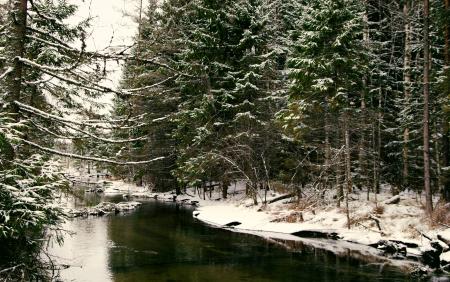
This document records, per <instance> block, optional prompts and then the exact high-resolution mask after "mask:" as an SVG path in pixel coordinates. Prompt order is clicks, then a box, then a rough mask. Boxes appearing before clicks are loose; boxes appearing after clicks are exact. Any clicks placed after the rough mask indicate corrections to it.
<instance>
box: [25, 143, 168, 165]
mask: <svg viewBox="0 0 450 282" xmlns="http://www.w3.org/2000/svg"><path fill="white" fill-rule="evenodd" d="M19 140H20V141H22V142H24V143H25V144H28V145H30V146H32V147H34V148H36V149H39V150H41V151H43V152H46V153H51V154H55V155H59V156H63V157H68V158H72V159H79V160H85V161H94V162H100V163H108V164H114V165H142V164H149V163H153V162H156V161H160V160H163V159H165V158H166V157H157V158H154V159H151V160H145V161H136V162H128V161H127V162H121V161H116V160H111V159H106V158H98V157H90V156H83V155H77V154H72V153H66V152H61V151H58V150H55V149H50V148H46V147H43V146H41V145H38V144H36V143H34V142H31V141H28V140H25V139H19Z"/></svg>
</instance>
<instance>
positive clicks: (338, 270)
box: [51, 201, 409, 282]
mask: <svg viewBox="0 0 450 282" xmlns="http://www.w3.org/2000/svg"><path fill="white" fill-rule="evenodd" d="M66 228H67V229H70V230H73V231H75V232H76V234H75V235H73V236H71V237H69V236H68V237H66V239H65V244H64V245H63V246H62V247H54V248H53V249H52V250H51V252H52V254H54V255H55V256H57V258H58V259H57V260H58V262H60V263H65V264H69V265H71V266H72V267H70V268H68V269H66V270H63V271H62V273H61V279H62V280H63V281H96V282H102V281H117V282H122V281H217V282H220V281H227V282H231V281H262V282H264V281H307V282H313V281H366V282H369V281H409V280H407V277H406V276H405V275H404V274H402V273H401V272H400V271H399V270H397V269H395V268H390V267H384V268H383V270H382V271H381V272H380V267H379V266H377V265H373V264H368V263H366V262H361V261H358V260H356V259H354V258H351V257H337V256H335V255H334V254H332V253H331V252H328V251H321V250H318V249H314V248H310V247H304V248H300V249H299V248H297V249H296V251H288V250H286V249H285V248H283V247H282V246H280V245H278V244H275V243H273V242H268V241H267V240H264V239H262V238H259V237H255V236H252V235H245V234H239V233H234V232H230V231H227V230H221V229H217V228H212V227H209V226H206V225H204V224H203V223H201V222H198V221H197V220H195V219H194V218H193V217H192V209H188V208H183V207H180V206H177V205H176V204H168V203H162V202H157V201H151V202H148V203H145V204H143V205H142V206H141V207H140V208H139V209H138V210H137V211H135V212H133V213H130V214H127V215H120V216H108V217H103V218H89V219H74V220H71V221H69V222H68V223H67V225H66Z"/></svg>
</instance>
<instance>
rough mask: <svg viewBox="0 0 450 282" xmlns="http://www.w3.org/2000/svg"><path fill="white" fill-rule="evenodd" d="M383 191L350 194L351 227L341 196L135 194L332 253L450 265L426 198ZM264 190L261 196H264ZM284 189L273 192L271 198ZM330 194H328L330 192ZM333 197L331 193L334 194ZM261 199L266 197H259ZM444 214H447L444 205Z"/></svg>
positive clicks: (423, 267) (447, 236) (443, 231)
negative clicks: (320, 200) (321, 201)
mask: <svg viewBox="0 0 450 282" xmlns="http://www.w3.org/2000/svg"><path fill="white" fill-rule="evenodd" d="M384 188H385V189H384V190H383V192H382V193H380V194H378V195H369V200H367V198H366V197H367V195H366V194H362V193H361V194H359V193H358V192H357V191H356V192H354V193H352V194H351V195H350V196H349V198H350V200H349V215H348V216H349V218H350V224H351V226H350V229H349V228H348V225H347V213H346V209H345V208H342V207H341V208H339V207H336V201H328V202H329V204H328V205H321V206H318V205H315V204H314V200H313V198H314V197H313V195H312V194H307V192H305V193H306V194H305V196H304V198H303V199H300V200H298V201H297V200H296V199H293V198H286V199H284V200H281V201H277V202H274V203H272V204H261V203H260V204H258V205H254V204H253V200H251V199H248V198H247V197H246V196H245V186H243V185H237V186H236V187H234V189H230V194H229V196H228V198H227V199H222V198H221V196H222V195H221V192H220V191H217V190H216V191H212V192H211V193H210V192H207V193H205V194H203V193H196V192H198V191H196V190H194V189H188V190H187V191H186V192H187V193H186V194H183V195H179V196H175V195H174V193H173V192H172V193H150V192H146V193H142V192H139V193H134V194H132V195H133V196H134V197H151V198H156V199H160V200H164V201H176V202H178V203H180V204H184V205H194V206H196V211H195V212H194V213H193V215H194V217H195V218H197V219H198V220H200V221H202V222H205V223H207V224H209V225H212V226H215V227H219V228H224V229H229V230H231V231H234V232H242V233H251V234H255V235H258V236H262V237H266V238H268V239H275V240H278V241H281V242H282V241H283V240H293V241H295V240H300V239H301V240H302V241H304V240H305V238H306V239H308V238H309V239H311V238H315V239H317V238H320V239H329V240H330V241H328V243H326V244H324V243H323V242H320V243H318V242H316V241H314V240H312V241H311V240H310V242H309V243H310V244H319V245H320V246H318V247H320V248H325V249H329V250H332V251H333V252H336V253H339V252H347V251H348V250H352V251H357V252H359V253H360V255H362V256H370V257H372V258H373V259H375V260H377V261H383V262H384V263H391V264H394V265H397V266H400V267H404V268H406V269H407V270H408V271H420V272H430V271H432V270H435V269H441V270H443V271H444V272H445V271H448V270H449V269H450V264H449V263H450V252H449V250H450V247H449V245H448V244H449V243H450V229H448V228H446V227H444V226H443V225H440V224H432V223H431V222H430V221H429V220H428V219H426V217H425V215H424V210H423V206H422V202H423V200H422V199H420V196H419V195H417V194H415V193H413V192H402V193H400V194H399V195H398V196H396V197H392V196H391V195H390V193H389V192H388V191H387V190H388V189H386V188H387V187H384ZM263 193H264V191H260V194H261V195H260V196H259V199H263V198H264V195H263ZM282 195H283V194H282V193H276V192H270V193H269V194H268V195H267V199H266V200H267V202H270V201H271V200H274V199H277V198H280V197H281V196H282ZM327 196H329V195H325V197H327ZM330 199H332V197H331V198H330ZM260 202H261V201H260ZM447 208H448V207H446V206H440V207H439V209H441V210H442V211H441V213H443V214H444V215H441V217H442V216H446V212H445V209H447ZM336 242H339V244H337V243H336Z"/></svg>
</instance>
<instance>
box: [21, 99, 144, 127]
mask: <svg viewBox="0 0 450 282" xmlns="http://www.w3.org/2000/svg"><path fill="white" fill-rule="evenodd" d="M14 104H16V105H17V106H18V107H19V108H20V109H21V110H23V111H26V112H28V113H31V114H34V115H38V116H40V117H43V118H46V119H52V120H56V121H59V122H63V123H71V124H76V125H79V126H89V127H93V128H100V129H113V128H115V129H130V128H135V127H140V126H143V125H142V124H138V125H136V126H132V127H129V126H126V127H122V126H114V125H110V126H104V125H101V124H98V120H95V123H91V122H90V121H88V120H85V121H82V122H80V121H75V120H70V119H67V118H63V117H59V116H56V115H53V114H50V113H47V112H44V111H41V110H39V109H37V108H34V107H32V106H29V105H26V104H23V103H20V102H18V101H14ZM103 122H104V123H109V121H108V120H105V121H103Z"/></svg>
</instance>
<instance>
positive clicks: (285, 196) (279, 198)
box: [267, 193, 296, 204]
mask: <svg viewBox="0 0 450 282" xmlns="http://www.w3.org/2000/svg"><path fill="white" fill-rule="evenodd" d="M295 195H296V193H290V194H286V195H282V196H279V197H276V198H274V199H272V200H270V201H267V204H273V203H276V202H278V201H281V200H285V199H289V198H292V197H294V196H295Z"/></svg>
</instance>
